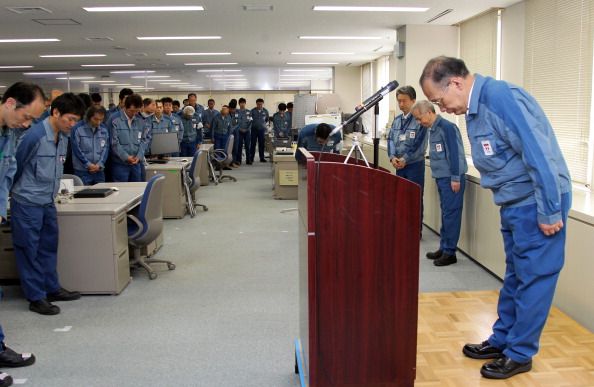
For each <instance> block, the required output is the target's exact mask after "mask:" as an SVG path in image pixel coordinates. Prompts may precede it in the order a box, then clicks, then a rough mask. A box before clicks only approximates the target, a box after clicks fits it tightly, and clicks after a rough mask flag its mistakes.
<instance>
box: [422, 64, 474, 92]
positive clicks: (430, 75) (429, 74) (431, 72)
mask: <svg viewBox="0 0 594 387" xmlns="http://www.w3.org/2000/svg"><path fill="white" fill-rule="evenodd" d="M468 74H469V72H468V69H467V68H466V64H465V63H464V61H463V60H462V59H458V58H452V57H447V56H438V57H437V58H433V59H431V60H430V61H429V62H427V64H426V65H425V68H424V69H423V73H422V74H421V78H420V79H419V84H420V85H421V86H423V83H424V82H425V80H426V79H430V80H431V81H433V84H434V85H435V86H436V87H440V88H441V87H445V86H446V84H447V83H448V82H449V81H450V79H452V77H462V78H466V76H467V75H468Z"/></svg>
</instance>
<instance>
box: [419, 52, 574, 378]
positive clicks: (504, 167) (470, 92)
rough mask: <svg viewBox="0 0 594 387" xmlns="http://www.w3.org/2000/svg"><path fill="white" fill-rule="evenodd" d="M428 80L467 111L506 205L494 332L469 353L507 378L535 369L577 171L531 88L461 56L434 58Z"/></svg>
mask: <svg viewBox="0 0 594 387" xmlns="http://www.w3.org/2000/svg"><path fill="white" fill-rule="evenodd" d="M420 84H421V87H422V88H423V92H424V93H425V95H426V96H427V98H428V99H429V100H431V101H433V102H434V103H436V104H438V105H439V108H440V109H441V111H442V112H443V111H446V112H448V113H454V114H457V115H463V114H464V115H465V118H466V126H467V130H468V139H469V140H470V145H471V152H472V159H473V162H474V166H475V167H476V168H477V169H478V170H479V172H480V174H481V186H483V187H484V188H489V189H491V191H493V198H494V200H495V204H497V205H498V206H501V209H500V215H501V232H502V234H503V242H504V247H505V255H506V258H505V262H506V273H505V278H504V281H503V288H502V289H501V291H500V293H499V303H498V306H497V312H498V315H499V318H498V319H497V321H496V322H495V324H494V325H493V334H492V335H491V336H490V337H489V338H488V339H487V340H485V341H483V342H482V343H480V344H466V345H465V346H464V347H463V349H462V352H463V353H464V354H465V355H466V356H468V357H471V358H473V359H494V360H492V361H489V362H487V363H485V364H484V365H483V366H482V368H481V374H482V375H483V376H484V377H487V378H494V379H506V378H509V377H511V376H514V375H516V374H518V373H521V372H527V371H530V369H531V368H532V357H533V356H534V355H535V354H536V353H537V352H538V347H539V344H538V342H539V339H540V335H541V333H542V329H543V327H544V325H545V322H546V320H547V317H548V313H549V310H550V307H551V303H552V301H553V296H554V293H555V286H556V283H557V279H558V277H559V272H560V271H561V268H562V267H563V262H564V260H565V238H566V229H565V224H566V222H567V214H568V211H569V209H570V207H571V178H570V176H569V170H568V168H567V165H566V164H565V160H564V159H563V155H562V154H561V149H560V147H559V144H558V143H557V139H556V138H555V134H554V132H553V128H552V127H551V124H550V123H549V121H548V119H547V117H546V115H545V113H544V111H543V110H542V108H541V107H540V106H539V104H538V102H536V100H535V99H534V97H532V96H531V95H530V94H528V93H527V92H526V91H525V90H524V89H522V88H520V87H518V86H515V85H512V84H510V83H507V82H505V81H498V80H495V79H493V78H490V77H484V76H482V75H480V74H474V75H473V74H470V73H469V71H468V69H467V68H466V64H465V63H464V61H462V60H460V59H457V58H449V57H437V58H434V59H431V60H430V61H429V62H428V63H427V64H426V65H425V68H424V70H423V73H422V75H421V79H420Z"/></svg>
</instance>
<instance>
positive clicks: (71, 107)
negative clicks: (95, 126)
mask: <svg viewBox="0 0 594 387" xmlns="http://www.w3.org/2000/svg"><path fill="white" fill-rule="evenodd" d="M54 109H58V112H59V113H60V115H64V114H74V115H77V116H79V117H80V118H82V117H83V116H84V114H85V103H84V102H83V100H82V99H80V97H78V96H77V95H74V93H64V94H62V95H60V96H59V97H56V99H54V100H53V101H52V106H51V108H50V111H51V112H52V114H53V112H54Z"/></svg>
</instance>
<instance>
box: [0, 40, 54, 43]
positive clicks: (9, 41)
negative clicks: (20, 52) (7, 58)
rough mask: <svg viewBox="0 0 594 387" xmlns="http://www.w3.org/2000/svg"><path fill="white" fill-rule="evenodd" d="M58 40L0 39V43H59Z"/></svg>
mask: <svg viewBox="0 0 594 387" xmlns="http://www.w3.org/2000/svg"><path fill="white" fill-rule="evenodd" d="M59 41H60V39H0V43H34V42H59Z"/></svg>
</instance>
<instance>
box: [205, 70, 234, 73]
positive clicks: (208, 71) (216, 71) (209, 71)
mask: <svg viewBox="0 0 594 387" xmlns="http://www.w3.org/2000/svg"><path fill="white" fill-rule="evenodd" d="M196 71H197V72H199V73H222V72H226V73H230V72H235V71H242V70H196Z"/></svg>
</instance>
